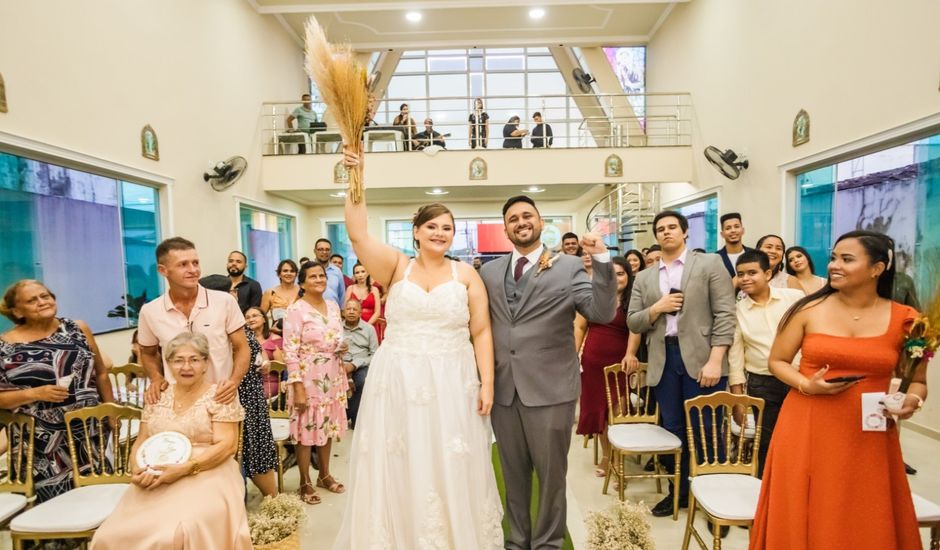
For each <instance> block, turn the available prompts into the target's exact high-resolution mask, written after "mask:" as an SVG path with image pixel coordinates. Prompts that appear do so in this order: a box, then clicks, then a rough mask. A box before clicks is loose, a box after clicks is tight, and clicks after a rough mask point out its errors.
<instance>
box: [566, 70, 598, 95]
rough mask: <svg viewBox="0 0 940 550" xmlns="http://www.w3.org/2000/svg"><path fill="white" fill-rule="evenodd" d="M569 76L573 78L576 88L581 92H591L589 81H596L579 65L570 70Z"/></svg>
mask: <svg viewBox="0 0 940 550" xmlns="http://www.w3.org/2000/svg"><path fill="white" fill-rule="evenodd" d="M571 77H572V78H574V81H575V82H577V84H578V88H579V89H580V90H581V93H582V94H589V93H591V91H592V90H591V83H592V82H596V79H595V78H594V77H593V76H591V75H590V74H588V73H586V72H584V71H583V70H582V69H581V67H575V68H574V69H573V70H572V71H571Z"/></svg>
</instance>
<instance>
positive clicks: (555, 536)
mask: <svg viewBox="0 0 940 550" xmlns="http://www.w3.org/2000/svg"><path fill="white" fill-rule="evenodd" d="M503 223H504V226H505V230H506V236H507V237H509V240H510V241H511V242H512V243H513V252H512V254H507V255H506V256H503V257H502V258H499V259H497V260H494V261H491V262H489V263H487V264H485V265H484V266H483V268H482V269H481V270H480V276H481V277H482V278H483V283H484V284H485V285H486V291H487V293H488V294H489V301H490V317H491V318H492V322H493V345H494V348H495V356H496V372H495V384H494V389H495V396H494V397H495V398H494V404H493V413H492V420H493V430H494V431H495V433H496V443H497V446H498V448H499V459H500V463H501V465H502V471H503V478H504V480H505V484H506V515H507V516H508V517H509V525H510V528H511V530H510V534H509V536H508V537H507V539H506V548H507V549H511V550H536V549H538V550H543V549H549V548H561V545H562V543H563V542H564V538H565V519H566V515H567V503H566V500H565V476H566V475H567V472H568V447H569V445H570V443H571V427H572V425H573V424H574V410H575V403H576V402H577V399H578V396H579V395H580V391H581V378H580V373H579V361H578V354H577V350H575V348H574V317H575V312H576V311H577V312H579V313H581V315H583V316H585V317H587V319H588V320H590V321H593V322H597V323H607V322H610V321H611V320H612V319H613V318H614V314H615V307H616V291H617V280H616V278H615V277H614V271H613V266H612V265H611V262H610V253H609V252H608V251H607V249H606V248H605V247H604V244H603V242H602V241H601V239H600V237H599V236H597V235H594V234H591V233H589V234H587V235H585V236H584V238H583V240H582V242H581V245H582V247H583V248H584V250H585V251H587V252H589V253H591V254H592V255H593V259H594V278H593V281H592V280H591V278H590V277H588V274H587V272H586V271H585V270H584V266H583V264H582V262H581V259H580V258H578V257H577V256H566V255H564V254H557V255H549V253H548V251H547V250H546V249H545V247H544V246H543V245H542V243H541V233H542V226H543V222H542V218H541V216H540V215H539V212H538V210H537V209H536V207H535V203H534V202H533V201H532V199H530V198H529V197H526V196H517V197H512V198H511V199H509V200H508V201H506V204H505V205H504V206H503ZM549 264H550V267H549ZM533 469H534V471H535V473H536V474H537V475H538V480H539V508H538V510H539V512H538V518H537V519H536V524H535V532H534V533H533V530H532V519H531V516H530V514H529V505H530V502H531V497H532V471H533Z"/></svg>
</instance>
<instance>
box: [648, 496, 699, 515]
mask: <svg viewBox="0 0 940 550" xmlns="http://www.w3.org/2000/svg"><path fill="white" fill-rule="evenodd" d="M688 507H689V499H688V498H682V497H679V508H688ZM650 512H652V514H653V517H657V518H664V517H667V516H671V515H672V495H666V498H664V499H662V500H660V501H659V504H657V505H656V506H653V509H652V510H650Z"/></svg>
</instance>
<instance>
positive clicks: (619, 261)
mask: <svg viewBox="0 0 940 550" xmlns="http://www.w3.org/2000/svg"><path fill="white" fill-rule="evenodd" d="M610 261H611V262H613V263H614V264H615V265H619V266H620V267H622V268H623V270H624V271H626V272H627V286H625V287H624V289H623V290H622V291H621V292H620V309H621V310H622V311H623V314H624V315H626V314H627V308H628V307H629V306H630V293H631V292H633V273H632V272H631V271H630V262H628V261H627V259H626V258H624V257H623V256H614V257H613V258H611V259H610Z"/></svg>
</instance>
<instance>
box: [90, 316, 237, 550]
mask: <svg viewBox="0 0 940 550" xmlns="http://www.w3.org/2000/svg"><path fill="white" fill-rule="evenodd" d="M164 356H165V358H166V364H167V365H168V367H169V368H170V369H171V370H172V371H173V375H174V376H173V379H175V380H176V383H175V384H172V385H171V386H170V387H169V388H168V389H167V391H165V392H163V395H162V397H161V399H160V401H159V402H158V403H157V404H155V405H152V406H150V405H148V406H147V407H146V408H145V409H144V412H143V417H142V421H141V425H140V435H139V436H138V439H137V442H136V443H135V444H134V448H133V449H132V451H131V460H132V466H133V472H134V477H133V480H132V484H131V487H130V488H129V489H128V491H127V493H125V494H124V497H123V499H122V500H121V502H120V503H119V504H118V506H117V508H116V511H115V512H114V514H113V515H111V517H109V518H108V519H107V520H106V521H105V522H104V523H103V524H102V525H101V527H100V528H99V529H98V531H97V533H96V534H95V537H94V539H92V541H91V547H92V549H93V550H107V549H110V548H114V549H125V548H177V549H180V548H187V549H194V550H195V549H198V550H212V549H218V550H240V549H246V550H249V549H250V548H251V537H250V535H249V531H248V520H247V517H246V514H245V505H244V496H245V489H244V483H243V481H242V478H241V474H240V473H239V469H238V463H237V462H236V461H235V460H234V459H233V457H234V455H235V451H236V448H237V446H238V422H239V421H240V420H242V418H243V416H244V412H243V411H242V407H241V405H239V404H238V401H237V400H236V401H233V402H232V403H230V404H228V405H220V404H219V403H216V402H215V400H214V399H213V397H214V396H215V388H216V386H215V384H210V383H209V381H208V379H207V378H206V377H205V373H206V371H207V370H208V369H209V343H208V341H207V340H206V337H205V336H203V335H201V334H192V333H189V332H184V333H181V334H179V335H178V336H176V337H175V338H173V339H172V340H171V341H170V342H169V344H167V345H166V346H165V349H164ZM167 431H174V432H179V433H182V434H184V435H185V436H186V437H188V438H189V440H190V441H191V442H192V444H193V451H192V456H191V457H190V459H189V460H188V461H186V462H184V463H182V464H173V465H166V466H153V467H152V468H147V467H142V466H141V465H140V464H137V463H136V454H137V449H138V448H139V447H140V445H141V444H142V443H143V442H144V441H145V440H146V439H147V438H148V437H150V436H152V435H154V434H159V433H161V432H167Z"/></svg>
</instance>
